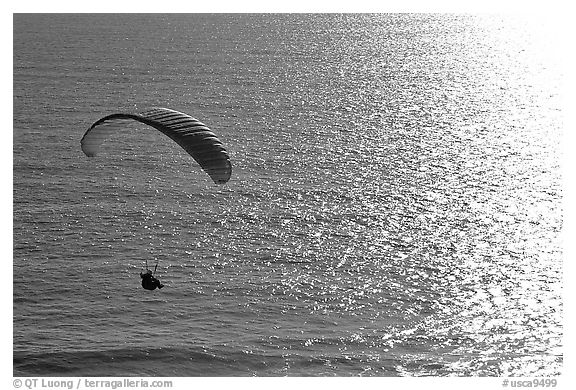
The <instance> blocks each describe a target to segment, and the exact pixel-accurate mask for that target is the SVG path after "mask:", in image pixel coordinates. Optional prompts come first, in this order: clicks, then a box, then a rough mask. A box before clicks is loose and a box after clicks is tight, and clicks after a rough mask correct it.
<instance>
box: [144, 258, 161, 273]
mask: <svg viewBox="0 0 576 390" xmlns="http://www.w3.org/2000/svg"><path fill="white" fill-rule="evenodd" d="M159 261H160V260H158V259H156V265H155V266H154V272H152V275H155V274H156V269H157V268H158V262H159ZM148 270H150V268H148V259H146V271H148Z"/></svg>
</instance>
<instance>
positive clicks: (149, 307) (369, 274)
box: [13, 14, 563, 376]
mask: <svg viewBox="0 0 576 390" xmlns="http://www.w3.org/2000/svg"><path fill="white" fill-rule="evenodd" d="M553 32H554V31H553V29H551V26H549V25H548V24H547V23H546V21H545V20H540V19H537V18H532V19H523V18H520V17H514V16H498V15H491V16H487V15H482V16H478V15H442V14H436V15H416V14H395V15H386V14H381V15H363V14H358V15H338V14H330V15H310V14H293V15H291V14H284V15H274V14H266V15H251V14H231V15H227V14H218V15H210V14H201V15H185V14H182V15H159V14H143V15H129V14H118V15H112V14H110V15H106V14H99V15H90V14H82V15H74V14H67V15H58V14H50V15H34V14H27V15H23V14H17V15H15V16H14V53H13V55H14V58H13V59H14V75H13V77H14V118H13V183H14V184H13V199H14V200H13V213H14V219H13V226H14V228H13V229H14V231H13V253H14V259H13V279H14V288H13V304H14V311H13V329H14V330H13V363H14V368H13V373H14V375H18V376H38V375H45V376H50V375H55V376H132V375H133V376H149V375H152V376H286V375H287V376H358V375H365V376H425V375H432V376H553V375H559V374H560V373H562V361H563V347H562V335H563V328H562V315H563V314H562V311H563V309H562V299H561V293H562V243H561V241H560V231H561V228H562V207H561V201H562V188H561V170H560V141H561V111H560V85H561V71H560V69H559V64H558V53H557V52H556V51H555V46H554V45H553V44H551V42H554V39H555V37H554V35H553ZM156 106H160V107H168V108H172V109H176V110H179V111H183V112H186V113H188V114H190V115H192V116H193V117H195V118H198V119H199V120H201V121H202V122H204V123H206V124H207V125H208V126H209V127H210V128H211V129H212V130H213V131H214V132H215V133H216V134H217V135H218V136H219V137H220V139H221V140H222V141H223V142H224V144H225V146H226V148H227V150H228V151H229V153H230V156H231V160H232V164H233V175H232V179H231V180H230V182H228V183H227V184H226V185H224V186H216V185H214V184H213V183H212V182H211V180H210V179H209V177H208V176H207V175H206V174H205V173H204V172H203V171H202V170H201V169H200V168H199V167H198V165H197V164H196V163H195V162H194V161H193V160H192V159H191V158H190V157H189V156H188V155H187V154H186V153H185V152H184V151H183V150H181V149H180V148H179V147H178V146H177V145H176V144H175V143H173V142H172V141H171V140H170V139H168V138H167V137H165V136H163V135H162V134H160V133H159V132H156V131H155V130H153V129H150V128H147V127H146V126H133V128H127V129H126V131H125V132H122V133H119V134H117V135H115V136H114V137H112V138H111V139H110V141H109V142H108V143H107V149H106V151H105V153H103V154H102V155H100V156H98V157H96V158H87V157H86V156H84V154H83V153H82V151H81V149H80V139H81V137H82V135H83V134H84V132H85V131H86V129H87V128H88V127H89V126H90V125H91V124H92V123H93V122H95V121H96V120H97V119H99V118H100V117H103V116H105V115H108V114H111V113H114V112H139V111H143V110H145V109H147V108H149V107H156ZM146 262H148V264H149V266H151V267H152V266H154V265H155V264H156V262H158V271H157V274H158V276H159V278H160V279H161V280H162V282H163V283H164V284H165V285H166V287H165V288H163V289H162V290H156V291H152V292H150V291H145V290H143V289H142V288H141V286H140V277H139V272H140V271H142V270H143V269H144V267H145V264H146Z"/></svg>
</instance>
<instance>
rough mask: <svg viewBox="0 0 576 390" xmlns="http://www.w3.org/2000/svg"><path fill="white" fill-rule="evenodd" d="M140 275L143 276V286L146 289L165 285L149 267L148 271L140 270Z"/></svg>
mask: <svg viewBox="0 0 576 390" xmlns="http://www.w3.org/2000/svg"><path fill="white" fill-rule="evenodd" d="M140 277H141V278H142V287H144V288H145V289H146V290H155V289H156V287H158V288H162V287H164V285H163V284H162V283H160V281H159V280H158V279H156V278H155V277H154V275H153V274H152V271H150V270H149V269H147V270H146V273H142V272H140Z"/></svg>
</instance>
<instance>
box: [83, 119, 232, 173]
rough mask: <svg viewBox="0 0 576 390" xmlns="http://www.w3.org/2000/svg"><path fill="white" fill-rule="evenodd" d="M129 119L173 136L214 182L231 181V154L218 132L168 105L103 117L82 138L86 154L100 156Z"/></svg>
mask: <svg viewBox="0 0 576 390" xmlns="http://www.w3.org/2000/svg"><path fill="white" fill-rule="evenodd" d="M126 121H137V122H140V123H144V124H146V125H148V126H151V127H153V128H155V129H156V130H159V131H160V132H162V133H163V134H165V135H167V136H168V137H170V138H171V139H172V140H173V141H174V142H176V143H177V144H178V145H180V146H181V147H182V148H183V149H184V150H185V151H186V152H187V153H188V154H189V155H191V156H192V157H193V158H194V160H196V162H198V164H199V165H200V166H201V167H202V169H203V170H204V171H205V172H206V173H207V174H208V176H210V178H211V179H212V180H213V181H214V183H216V184H225V183H226V182H228V180H230V176H231V175H232V164H231V162H230V157H229V156H228V152H227V151H226V149H224V146H223V144H222V142H221V141H220V140H219V139H218V137H216V134H214V133H213V132H212V131H211V130H210V129H209V128H208V127H207V126H206V125H205V124H204V123H202V122H200V121H199V120H197V119H195V118H192V117H191V116H189V115H187V114H184V113H182V112H178V111H175V110H171V109H168V108H153V109H150V110H148V111H145V112H143V113H139V114H125V113H117V114H112V115H108V116H105V117H104V118H101V119H99V120H98V121H96V122H95V123H94V124H93V125H92V126H90V128H89V129H88V130H87V131H86V133H85V134H84V137H82V140H81V141H80V145H81V147H82V151H83V152H84V154H86V155H87V156H88V157H93V156H96V154H97V153H98V152H99V150H100V148H101V146H102V143H103V142H104V140H105V139H106V138H107V137H108V136H109V135H110V134H112V133H114V132H116V131H121V130H122V125H123V124H125V123H126ZM132 136H133V137H135V136H136V135H132Z"/></svg>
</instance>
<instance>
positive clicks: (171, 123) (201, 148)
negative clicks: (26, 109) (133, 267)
mask: <svg viewBox="0 0 576 390" xmlns="http://www.w3.org/2000/svg"><path fill="white" fill-rule="evenodd" d="M127 121H136V122H140V123H143V124H145V125H148V126H151V127H153V128H155V129H156V130H158V131H160V132H162V133H163V134H165V135H166V136H168V137H169V138H170V139H172V140H173V141H174V142H176V143H177V144H178V145H180V146H181V147H182V148H183V149H184V150H185V151H186V152H187V153H188V154H189V155H190V156H192V158H194V160H196V162H197V163H198V164H199V165H200V167H201V168H202V169H203V170H204V171H205V172H206V173H207V174H208V176H210V178H211V179H212V180H213V181H214V183H216V184H225V183H226V182H228V180H230V176H231V175H232V164H231V162H230V157H229V156H228V152H227V151H226V149H225V148H224V146H223V144H222V142H221V141H220V140H219V139H218V137H216V135H215V134H214V133H213V132H212V131H211V130H210V129H209V128H208V127H207V126H206V125H205V124H204V123H202V122H200V121H199V120H197V119H195V118H192V117H191V116H189V115H187V114H184V113H182V112H178V111H175V110H171V109H168V108H153V109H150V110H148V111H145V112H142V113H137V114H129V113H116V114H111V115H108V116H105V117H103V118H101V119H99V120H98V121H96V122H95V123H94V124H93V125H92V126H90V128H89V129H88V130H87V131H86V133H85V134H84V136H83V137H82V140H81V141H80V146H81V148H82V151H83V152H84V154H86V156H88V157H93V156H96V155H97V154H98V152H99V151H100V148H101V146H102V143H103V142H104V140H105V139H106V138H107V137H108V136H109V135H111V134H112V133H114V132H117V131H121V130H122V128H123V125H126V122H127ZM127 136H128V135H127ZM129 136H131V137H137V134H134V133H131V134H130V135H129ZM157 266H158V263H156V267H157ZM154 271H156V269H154ZM140 277H141V278H142V287H143V288H145V289H146V290H155V289H156V288H159V289H160V288H162V287H164V285H163V284H162V283H160V281H159V280H158V279H156V278H155V276H154V273H152V271H150V270H149V269H148V262H146V272H145V273H140Z"/></svg>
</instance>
